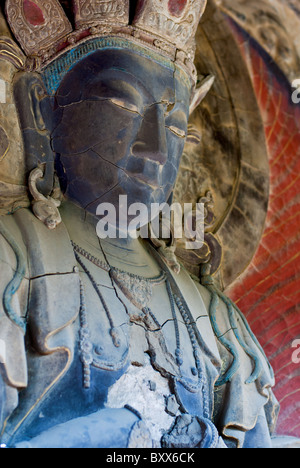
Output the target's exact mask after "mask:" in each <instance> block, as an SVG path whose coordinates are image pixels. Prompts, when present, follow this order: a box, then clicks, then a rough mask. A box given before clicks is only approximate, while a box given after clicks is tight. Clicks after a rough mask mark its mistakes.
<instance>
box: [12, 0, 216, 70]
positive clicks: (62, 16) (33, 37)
mask: <svg viewBox="0 0 300 468" xmlns="http://www.w3.org/2000/svg"><path fill="white" fill-rule="evenodd" d="M206 1H207V0H138V1H137V6H136V11H135V12H134V15H133V20H132V21H131V20H130V17H131V16H132V14H131V9H130V0H69V1H66V0H61V1H58V0H7V1H6V4H5V13H6V17H7V21H8V23H9V25H10V28H11V31H12V32H13V34H14V36H15V38H16V40H17V41H18V43H19V45H20V46H21V48H22V49H23V51H24V53H25V54H26V56H27V61H26V63H27V67H28V66H29V64H31V67H33V68H35V69H43V68H44V67H45V66H46V65H47V64H49V63H50V62H51V61H53V60H55V59H56V58H57V57H58V56H59V55H61V54H62V53H64V52H65V51H66V50H70V49H72V48H74V47H75V46H77V45H79V44H81V43H83V42H86V41H88V40H90V39H92V38H96V37H98V38H99V37H105V36H113V37H115V36H120V37H123V38H127V39H128V38H130V40H132V41H133V42H137V43H139V44H143V45H144V46H147V47H148V48H152V49H155V50H156V51H157V50H158V51H159V53H160V54H161V55H164V56H166V57H168V58H170V59H171V60H173V61H176V62H180V64H181V65H183V66H184V67H185V68H186V69H188V71H189V72H190V74H192V75H193V74H194V73H195V70H194V67H193V60H194V50H195V44H194V42H195V34H196V30H197V26H198V23H199V21H200V18H201V16H202V14H203V12H204V10H205V7H206ZM70 7H72V9H71V10H70ZM66 8H68V9H69V10H70V11H72V16H73V17H72V18H68V16H67V14H66ZM69 16H70V15H69Z"/></svg>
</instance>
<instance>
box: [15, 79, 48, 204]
mask: <svg viewBox="0 0 300 468" xmlns="http://www.w3.org/2000/svg"><path fill="white" fill-rule="evenodd" d="M14 96H15V101H16V105H17V109H18V114H19V122H20V128H21V131H22V136H23V142H24V152H25V155H24V156H25V167H26V175H27V177H28V178H29V174H30V173H31V172H32V171H33V170H34V169H35V168H36V167H38V166H39V165H41V164H43V165H44V167H45V171H44V177H43V179H40V180H39V181H38V182H37V183H38V189H39V192H41V193H42V194H43V195H44V196H46V197H47V196H49V195H50V194H51V192H52V190H53V180H54V153H53V151H52V148H51V140H50V131H51V129H48V125H49V122H47V121H46V119H45V115H46V116H48V117H46V118H47V119H48V120H49V119H50V117H49V116H51V115H52V112H51V106H50V102H49V98H48V96H47V93H46V90H45V88H44V85H43V81H42V78H41V76H40V75H38V74H33V73H26V72H24V73H18V74H17V76H16V79H15V82H14Z"/></svg>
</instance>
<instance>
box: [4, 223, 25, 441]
mask: <svg viewBox="0 0 300 468" xmlns="http://www.w3.org/2000/svg"><path fill="white" fill-rule="evenodd" d="M17 232H18V230H17V229H15V225H14V220H13V217H11V216H7V217H3V218H1V220H0V271H1V275H0V297H1V299H0V432H1V429H2V427H3V425H4V423H5V421H6V420H7V418H8V417H9V416H10V414H11V413H12V412H13V410H14V409H15V408H16V407H17V405H18V391H19V389H21V388H24V387H26V386H27V365H26V352H25V343H24V335H25V316H26V311H27V301H28V283H29V281H28V280H27V279H26V274H25V273H26V266H25V260H24V258H25V256H24V255H23V253H22V251H21V247H20V245H22V240H20V239H17V235H16V233H17ZM11 233H14V234H13V235H12V234H11Z"/></svg>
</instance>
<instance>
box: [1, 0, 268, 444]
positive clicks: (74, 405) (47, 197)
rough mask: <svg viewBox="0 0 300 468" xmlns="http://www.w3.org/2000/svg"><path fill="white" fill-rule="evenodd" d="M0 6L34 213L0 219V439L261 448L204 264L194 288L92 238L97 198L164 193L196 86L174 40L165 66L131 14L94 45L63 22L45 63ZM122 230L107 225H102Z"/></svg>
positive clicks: (253, 409) (229, 308)
mask: <svg viewBox="0 0 300 468" xmlns="http://www.w3.org/2000/svg"><path fill="white" fill-rule="evenodd" d="M6 3H7V6H6V14H7V18H8V20H9V21H11V23H10V26H11V29H12V31H13V32H14V34H15V35H16V38H17V39H18V40H19V42H20V43H21V45H22V47H23V50H24V51H25V52H26V54H27V55H28V56H29V58H28V57H27V58H25V57H24V54H23V53H21V51H19V52H16V51H18V50H19V49H18V47H17V46H16V45H14V44H13V41H12V40H11V39H9V40H8V39H7V41H6V42H5V41H4V42H5V47H4V48H3V49H1V48H0V54H1V55H0V62H1V63H2V62H4V63H5V66H6V67H8V68H9V67H11V68H10V69H14V70H15V72H14V76H13V93H14V99H15V103H16V106H17V109H18V116H19V117H18V118H19V124H20V127H21V131H22V136H23V144H24V161H25V173H26V174H27V177H28V179H29V188H30V191H31V194H32V195H33V203H32V205H33V211H34V213H35V214H34V213H33V212H32V210H31V208H30V207H22V206H23V205H22V206H18V207H17V208H19V209H14V210H13V214H8V215H7V216H2V217H1V219H0V234H1V236H0V262H1V279H0V293H1V295H2V298H3V307H1V309H0V340H1V341H0V342H1V343H4V344H5V359H4V358H3V359H2V361H3V362H2V363H1V367H0V370H1V372H0V429H1V441H2V444H6V445H7V446H9V447H162V446H163V447H172V448H173V447H176V448H177V447H178V448H179V447H199V448H200V447H226V446H240V447H257V446H265V447H269V446H271V436H270V432H271V431H272V429H273V426H274V422H275V419H276V408H277V402H276V400H275V398H274V396H273V394H272V390H271V387H272V386H273V384H274V379H273V374H272V371H271V369H270V367H269V364H268V362H267V360H266V358H265V355H264V353H263V351H262V350H261V348H260V346H259V345H258V343H257V341H256V340H255V339H254V337H253V335H252V333H251V330H250V329H249V327H248V325H247V323H246V321H245V320H244V319H243V318H242V316H241V315H240V313H239V311H238V310H237V309H236V308H235V307H234V306H233V305H232V304H230V303H228V301H227V300H226V298H225V296H222V295H221V293H216V291H215V289H214V288H213V285H212V279H211V277H210V273H209V268H206V269H205V271H204V273H203V277H204V279H203V281H202V284H201V283H200V282H199V281H196V280H194V279H192V278H191V277H190V276H189V274H188V273H187V272H186V271H185V269H184V268H181V269H180V268H177V267H178V263H177V264H176V268H174V271H173V270H172V268H170V267H169V266H168V262H167V261H166V259H167V256H164V255H163V248H162V246H163V244H160V245H159V246H158V245H157V247H160V248H159V249H156V248H154V247H153V245H152V244H151V243H150V242H149V241H146V240H143V239H139V238H137V239H134V238H128V239H119V238H117V239H105V240H101V241H100V239H99V238H98V237H97V235H96V224H97V221H98V219H97V217H96V210H97V207H98V204H99V201H100V200H101V202H107V203H111V204H113V205H114V206H116V207H117V206H118V201H119V197H120V195H127V197H128V204H132V203H135V202H139V203H144V204H145V205H146V206H147V207H149V208H150V207H151V204H152V203H159V204H160V203H164V202H166V201H168V200H169V199H170V197H171V195H172V191H173V187H174V184H175V181H176V177H177V172H178V168H179V164H180V158H181V155H182V152H183V147H184V143H185V137H186V135H187V126H188V119H189V114H190V111H192V110H194V109H195V107H196V106H197V104H199V101H200V100H201V99H202V98H203V97H204V95H205V93H206V92H207V91H208V89H209V86H211V84H212V80H211V79H210V80H209V85H208V81H207V80H206V81H205V83H204V85H203V87H202V88H201V87H200V89H198V90H196V89H195V76H194V72H193V68H192V67H189V66H188V65H187V64H188V63H189V62H188V60H189V59H188V58H186V59H183V58H182V57H185V55H184V53H185V52H184V50H182V48H181V45H179V43H176V40H175V39H176V38H175V39H174V41H175V42H174V44H175V46H176V47H177V49H176V47H175V49H176V50H175V55H174V56H173V58H171V57H170V55H171V54H173V49H174V44H170V43H168V44H167V45H166V44H165V45H164V46H163V47H162V45H161V44H162V42H163V41H162V40H161V39H159V40H158V39H157V38H156V39H155V40H153V38H152V42H151V43H150V42H149V41H150V39H149V37H152V33H153V32H152V31H150V33H151V34H150V33H149V34H148V35H147V34H146V32H145V31H147V27H146V29H145V30H141V31H140V30H139V29H138V28H139V21H142V19H141V18H143V17H144V16H143V15H142V16H137V19H136V20H135V22H134V23H133V25H127V26H126V27H125V26H124V25H123V23H122V25H120V26H119V28H117V30H116V31H114V27H115V26H114V25H112V26H111V31H112V32H110V33H109V34H110V36H109V37H108V38H107V37H106V36H105V34H106V35H107V34H108V33H107V32H105V33H102V32H101V31H102V30H101V27H102V26H103V25H102V26H101V24H102V23H101V21H99V27H98V29H97V27H93V28H86V29H84V26H82V24H83V23H82V22H83V21H86V19H84V20H83V18H81V19H80V18H79V19H80V24H81V29H80V28H77V30H76V31H75V32H73V33H70V27H71V26H68V23H67V22H66V20H65V19H62V20H61V21H62V24H64V25H65V27H66V31H67V33H66V37H65V42H64V43H62V44H63V45H64V46H65V45H66V44H67V50H66V51H65V52H64V51H62V47H63V45H61V46H60V47H61V48H60V49H59V50H58V51H56V52H55V54H56V55H55V54H54V56H52V57H51V54H53V50H54V49H53V47H54V46H53V44H52V48H49V53H48V55H47V56H46V55H45V56H43V55H42V54H43V53H44V49H42V51H40V55H38V54H37V55H36V56H34V57H32V56H31V55H30V53H29V52H28V50H27V49H26V43H24V44H22V38H21V37H20V36H18V31H17V30H16V29H14V27H15V26H16V25H15V24H14V22H13V21H14V20H13V18H14V16H13V15H12V14H10V12H11V10H10V8H12V6H11V2H6ZM19 3H23V2H19ZM32 3H33V2H27V4H26V5H27V6H26V7H25V5H24V12H25V13H26V15H27V16H26V18H27V19H26V21H27V22H26V25H27V26H26V27H29V26H30V20H31V21H35V22H38V20H39V18H44V17H43V16H42V15H43V14H44V16H45V15H46V13H45V12H44V10H43V8H42V3H43V2H38V1H36V2H35V4H36V8H40V14H39V15H36V16H34V15H33V16H32V15H31V13H32V12H31V11H30V10H28V11H27V9H28V8H30V4H32ZM40 3H41V7H39V4H40ZM49 3H51V5H52V7H53V8H58V2H55V1H53V0H52V1H51V2H49ZM77 3H78V2H77ZM91 3H93V2H91ZM125 3H126V2H125ZM148 3H149V5H150V4H152V3H153V5H154V6H153V5H152V7H153V8H155V1H154V2H152V3H151V2H148ZM171 3H172V2H169V4H171ZM173 3H174V4H172V9H171V11H169V12H168V13H167V17H168V21H171V20H172V14H173V13H174V12H175V13H176V15H175V16H176V18H175V19H176V21H179V20H178V18H179V17H180V15H181V14H182V15H183V18H184V14H185V10H184V12H183V13H182V11H181V10H180V8H182V6H181V7H180V8H179V6H178V5H177V4H176V2H173ZM196 3H197V2H196ZM200 3H201V5H202V7H203V5H204V4H205V2H200ZM200 3H199V4H200ZM187 4H189V2H187ZM28 5H29V6H28ZM149 5H148V6H149ZM14 7H16V8H17V6H14ZM202 7H201V9H200V10H199V11H198V10H197V11H198V13H199V12H200V11H201V12H202V11H203V8H202ZM60 8H61V7H60ZM140 8H141V10H142V9H143V8H144V7H142V6H141V7H140ZM149 8H150V6H149ZM160 8H161V7H160ZM166 8H167V7H166ZM188 8H192V7H191V6H190V4H189V7H188ZM193 8H194V7H193ZM197 8H198V7H197ZM78 9H79V10H78ZM177 10H178V11H177ZM49 11H50V10H49ZM57 11H58V12H59V15H58V17H57V18H64V17H63V16H62V10H61V9H58V10H57ZM75 12H77V14H78V15H79V12H80V7H79V6H77V10H76V9H75ZM25 13H24V14H25ZM20 15H21V16H22V12H21V13H20ZM45 18H46V16H45ZM45 18H44V20H45V21H46V19H47V18H46V19H45ZM57 18H56V20H57V21H59V19H57ZM170 18H171V19H170ZM199 18H200V16H199V15H198V21H199ZM94 19H95V18H94ZM96 20H97V18H96ZM40 21H42V20H40ZM47 21H48V19H47ZM49 21H50V20H49ZM78 21H79V20H78ZM172 21H173V20H172ZM174 21H175V20H174ZM198 21H197V24H198ZM75 22H76V21H75ZM24 24H25V23H24ZM28 24H29V26H28ZM45 24H46V23H41V24H35V25H34V27H35V29H34V28H33V29H32V31H33V33H34V31H36V28H39V27H40V28H45ZM197 24H196V27H197ZM126 28H127V29H126ZM135 28H136V29H135ZM62 30H63V29H62ZM106 30H107V25H106ZM106 30H105V31H106ZM174 31H175V32H174V34H175V33H176V28H175V29H174ZM33 33H32V34H33ZM93 34H95V35H96V36H95V37H93ZM101 34H102V36H101ZM161 34H162V33H161ZM191 34H192V35H193V34H194V31H191ZM126 35H127V36H126ZM31 39H32V41H34V36H32V38H31ZM32 41H31V44H32ZM49 41H50V42H51V41H53V38H50V39H49ZM68 41H69V42H68ZM76 41H78V44H77V45H76ZM50 42H49V46H50ZM185 46H186V44H184V45H182V47H183V49H184V47H185ZM43 47H45V45H44V43H43ZM159 47H161V49H160V48H159ZM37 48H38V43H37ZM8 50H9V51H10V54H8V52H7V51H8ZM191 50H192V49H189V50H188V55H187V57H190V56H191ZM1 51H2V53H1ZM37 57H39V60H40V62H41V63H42V65H41V64H40V62H39V60H37ZM11 61H13V63H14V65H11V63H10V62H11ZM20 64H21V65H20ZM3 66H4V65H3ZM30 66H31V68H30ZM20 68H21V71H17V69H20ZM33 69H34V71H32V70H33ZM32 171H36V172H32ZM30 174H31V176H30ZM29 176H30V177H29ZM41 176H42V177H41ZM57 180H59V186H58V184H57ZM39 194H40V196H39ZM47 209H48V210H50V215H49V216H50V218H49V217H47ZM117 211H118V210H117ZM35 215H36V216H35ZM127 222H130V217H129V218H128V220H127ZM144 222H145V223H148V222H149V219H145V220H144ZM122 223H124V219H123V218H122V216H120V217H119V218H118V220H117V228H118V229H120V230H121V229H123V228H124V227H125V228H126V227H127V226H124V225H123V224H122ZM49 228H50V229H49ZM161 253H162V254H161ZM169 253H170V252H169ZM173 254H174V252H173ZM173 257H174V255H173ZM226 301H227V302H226ZM250 376H251V378H250ZM167 401H169V402H170V401H173V402H175V403H174V405H173V409H172V411H170V405H168V407H167V405H166V402H167Z"/></svg>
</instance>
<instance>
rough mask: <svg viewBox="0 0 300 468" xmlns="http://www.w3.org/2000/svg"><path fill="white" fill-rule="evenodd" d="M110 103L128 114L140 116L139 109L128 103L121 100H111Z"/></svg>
mask: <svg viewBox="0 0 300 468" xmlns="http://www.w3.org/2000/svg"><path fill="white" fill-rule="evenodd" d="M110 101H111V102H112V103H113V104H115V106H118V107H121V108H122V109H125V110H127V111H129V112H134V113H135V114H140V111H139V108H138V107H137V106H135V105H134V104H131V103H130V102H126V101H123V100H122V99H116V98H111V99H110Z"/></svg>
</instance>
